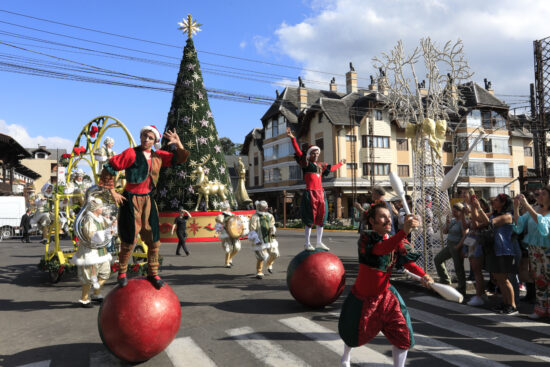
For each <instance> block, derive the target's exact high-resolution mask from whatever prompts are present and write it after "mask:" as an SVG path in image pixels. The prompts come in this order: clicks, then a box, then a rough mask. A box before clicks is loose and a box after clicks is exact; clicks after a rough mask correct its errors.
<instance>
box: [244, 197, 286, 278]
mask: <svg viewBox="0 0 550 367" xmlns="http://www.w3.org/2000/svg"><path fill="white" fill-rule="evenodd" d="M267 208H268V205H267V202H265V201H263V200H262V201H257V202H256V213H254V214H252V217H250V225H249V228H250V232H248V239H249V240H250V242H251V243H252V249H253V250H254V254H255V255H256V278H258V279H263V277H264V273H263V267H264V262H266V265H267V271H268V272H269V273H273V263H274V262H275V259H276V258H278V257H279V256H280V254H279V243H278V242H277V240H276V239H275V232H276V228H275V218H274V217H273V215H272V214H271V213H269V212H268V211H267Z"/></svg>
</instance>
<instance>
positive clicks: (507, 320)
mask: <svg viewBox="0 0 550 367" xmlns="http://www.w3.org/2000/svg"><path fill="white" fill-rule="evenodd" d="M411 299H412V300H414V301H418V302H422V303H426V304H429V305H434V306H437V307H441V308H444V309H447V310H451V311H455V312H460V313H463V314H466V315H468V316H474V317H479V318H482V319H485V320H489V321H493V322H495V323H498V324H499V325H495V326H496V327H522V328H527V329H529V330H532V331H536V332H538V333H541V334H545V335H550V327H548V324H546V323H541V322H535V321H531V320H525V319H522V318H520V317H517V316H508V315H499V314H496V313H493V312H480V311H485V309H483V308H479V307H473V306H468V305H461V304H459V303H455V302H448V301H445V300H442V299H439V298H435V297H429V296H421V297H413V298H411Z"/></svg>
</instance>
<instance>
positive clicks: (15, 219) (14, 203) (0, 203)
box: [0, 196, 26, 241]
mask: <svg viewBox="0 0 550 367" xmlns="http://www.w3.org/2000/svg"><path fill="white" fill-rule="evenodd" d="M25 209H26V208H25V198H24V197H23V196H0V241H2V240H7V239H9V238H11V237H13V236H15V235H21V229H20V228H19V224H21V217H22V216H23V214H25Z"/></svg>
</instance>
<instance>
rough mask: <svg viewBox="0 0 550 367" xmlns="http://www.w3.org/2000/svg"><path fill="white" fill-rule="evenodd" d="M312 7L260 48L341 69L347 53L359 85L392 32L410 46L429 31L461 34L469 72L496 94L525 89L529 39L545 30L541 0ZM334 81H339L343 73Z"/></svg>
mask: <svg viewBox="0 0 550 367" xmlns="http://www.w3.org/2000/svg"><path fill="white" fill-rule="evenodd" d="M310 7H311V10H312V14H313V15H311V16H310V17H308V18H306V19H304V20H303V21H302V22H300V23H297V24H287V23H286V22H283V23H282V24H281V25H280V26H279V28H278V29H277V31H276V32H275V36H276V40H269V39H266V38H263V39H262V41H263V42H261V49H262V50H263V51H264V52H265V51H268V50H269V51H271V52H273V50H274V49H275V50H276V51H277V52H278V53H282V54H286V55H288V56H289V57H291V58H292V59H294V60H296V61H298V62H300V63H301V65H303V67H304V69H310V70H322V71H333V72H334V73H335V74H340V75H343V74H344V73H345V72H347V71H348V70H349V66H348V65H349V62H350V61H352V62H353V64H354V67H355V69H356V71H357V73H358V77H359V78H360V79H359V85H360V86H366V85H367V84H368V76H369V75H370V74H374V73H375V71H376V70H375V69H374V67H373V66H372V58H373V57H374V56H380V55H381V53H382V52H389V51H390V50H391V49H392V48H393V47H394V46H395V45H396V44H397V41H398V40H402V41H403V43H404V45H405V48H406V49H408V50H412V49H413V48H414V47H416V46H417V45H418V41H419V39H420V38H422V37H428V36H429V37H431V38H432V39H433V40H435V41H436V42H438V43H444V42H446V41H448V40H452V41H456V40H457V39H462V41H463V42H464V51H465V53H466V57H467V59H468V60H469V64H470V67H471V69H472V71H473V72H474V73H475V75H474V77H473V80H474V81H476V82H478V83H481V84H482V81H483V78H487V79H488V80H490V81H492V84H493V88H494V89H495V93H496V94H497V95H498V94H521V95H527V94H529V83H532V82H534V71H533V40H538V39H542V38H545V37H547V36H550V22H548V19H550V2H546V1H535V0H528V1H512V0H502V1H497V0H487V1H481V2H480V1H477V0H463V1H460V2H454V1H453V2H445V1H440V0H429V1H426V0H394V1H365V0H333V1H321V0H319V1H312V2H311V3H310ZM304 77H305V78H304V79H311V80H326V87H328V81H329V80H330V78H331V77H330V76H328V75H326V74H316V73H314V72H304ZM337 83H338V84H339V85H343V84H345V80H344V79H343V76H339V77H337ZM312 87H318V86H312ZM326 87H325V88H326ZM340 88H341V89H342V90H343V88H342V87H340ZM526 99H527V97H526Z"/></svg>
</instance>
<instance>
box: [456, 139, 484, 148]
mask: <svg viewBox="0 0 550 367" xmlns="http://www.w3.org/2000/svg"><path fill="white" fill-rule="evenodd" d="M474 140H475V138H469V139H467V138H466V137H462V136H461V137H459V138H458V151H459V152H465V151H467V150H468V148H469V147H470V145H472V144H473V143H474ZM483 149H484V141H483V140H481V141H479V142H478V143H477V146H476V147H475V148H474V149H473V151H474V152H483Z"/></svg>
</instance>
